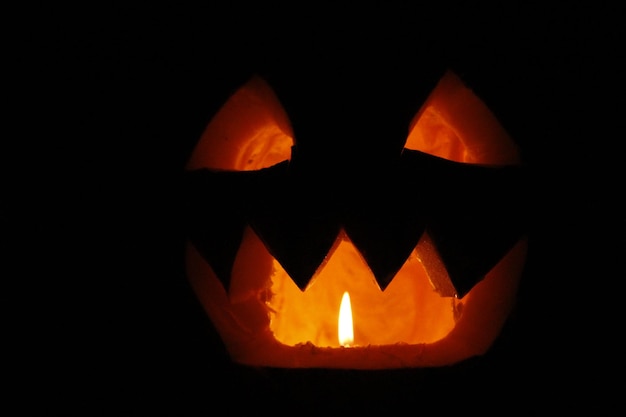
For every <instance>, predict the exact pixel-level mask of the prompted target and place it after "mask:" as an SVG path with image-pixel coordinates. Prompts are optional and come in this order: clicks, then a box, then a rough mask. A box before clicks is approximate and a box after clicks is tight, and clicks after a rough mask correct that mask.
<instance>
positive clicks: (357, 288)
mask: <svg viewBox="0 0 626 417" xmlns="http://www.w3.org/2000/svg"><path fill="white" fill-rule="evenodd" d="M273 269H274V273H273V276H272V286H271V293H272V294H271V298H270V299H269V300H268V302H267V304H268V306H269V307H270V310H271V313H270V317H271V319H270V329H271V330H272V332H273V333H274V336H275V337H276V339H277V340H278V341H280V342H282V343H284V344H286V345H289V346H295V345H298V344H303V343H307V342H311V343H313V344H314V345H315V346H332V347H339V346H340V345H341V343H339V342H338V340H337V333H336V323H337V311H339V300H341V297H342V295H343V293H344V291H348V292H349V293H350V297H351V304H352V314H353V320H354V323H355V324H356V326H355V328H354V338H355V340H358V341H359V345H362V346H363V345H365V346H367V345H370V344H371V345H384V344H393V343H399V342H403V343H411V344H414V343H430V342H434V341H436V340H438V339H440V338H442V337H444V336H445V335H446V334H447V333H448V332H449V331H450V330H451V329H452V328H453V327H454V322H455V314H457V313H456V312H457V311H458V310H459V309H460V308H461V304H462V303H461V301H460V300H457V299H455V298H452V297H441V296H440V295H439V294H438V293H437V292H435V290H434V288H433V286H432V285H431V284H430V281H429V279H428V274H427V273H426V271H425V270H424V267H423V265H422V264H421V262H420V261H419V259H418V258H417V254H416V253H415V252H414V253H413V255H411V256H410V257H409V259H407V261H406V263H405V265H404V266H403V267H402V269H401V270H400V271H399V272H398V274H397V275H396V276H395V278H394V279H393V281H391V283H390V284H389V286H388V287H387V288H386V289H385V291H381V290H380V288H379V287H378V284H377V283H376V281H375V280H374V275H373V274H372V272H371V271H370V269H369V267H368V266H367V264H366V263H365V261H364V260H363V258H362V256H361V254H360V253H359V252H358V250H357V249H356V248H355V246H354V245H353V244H352V242H351V241H350V239H349V238H348V237H347V236H346V235H345V233H341V234H340V236H339V238H338V239H337V242H336V243H335V247H334V249H333V251H332V254H330V255H329V256H328V261H327V262H326V264H325V265H323V266H322V268H321V269H320V270H319V271H318V273H317V275H316V276H315V277H314V279H313V281H312V282H311V283H310V284H309V286H308V287H307V288H306V290H305V291H304V292H303V291H300V289H299V288H298V287H297V286H296V284H295V283H294V282H293V281H292V280H291V278H290V277H289V275H287V273H286V272H285V271H284V270H283V268H282V267H281V266H280V264H279V263H278V262H276V261H274V262H273ZM398 317H401V318H402V319H401V320H398V319H397V318H398Z"/></svg>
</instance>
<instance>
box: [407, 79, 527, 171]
mask: <svg viewBox="0 0 626 417" xmlns="http://www.w3.org/2000/svg"><path fill="white" fill-rule="evenodd" d="M404 147H405V148H406V149H411V150H415V151H421V152H425V153H428V154H431V155H434V156H438V157H440V158H445V159H449V160H451V161H456V162H466V163H477V164H482V165H517V164H519V163H520V158H519V149H518V148H517V145H516V143H515V142H514V141H513V139H511V137H510V136H509V135H508V133H507V132H506V131H505V129H504V128H503V127H502V125H500V123H499V122H498V120H497V119H496V117H495V115H494V114H493V113H492V112H491V110H489V108H488V107H487V106H486V105H485V103H484V102H483V101H482V100H481V99H480V98H479V97H478V96H476V95H475V94H474V92H473V91H472V90H471V89H470V88H468V87H467V86H466V85H465V84H464V83H463V81H462V80H461V79H460V78H459V77H458V76H457V75H456V74H454V73H453V72H452V71H447V72H446V73H445V74H444V76H443V77H442V78H441V79H440V80H439V82H438V83H437V85H436V87H435V88H434V89H433V91H432V92H431V94H430V95H429V96H428V99H427V100H426V101H425V102H424V104H423V105H422V107H421V108H420V110H419V111H418V112H417V114H416V115H415V116H414V118H413V120H412V121H411V124H410V128H409V135H408V137H407V140H406V143H405V145H404Z"/></svg>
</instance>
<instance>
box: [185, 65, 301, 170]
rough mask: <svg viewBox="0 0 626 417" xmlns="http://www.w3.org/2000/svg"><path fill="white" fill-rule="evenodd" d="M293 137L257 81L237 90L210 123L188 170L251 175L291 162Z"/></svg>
mask: <svg viewBox="0 0 626 417" xmlns="http://www.w3.org/2000/svg"><path fill="white" fill-rule="evenodd" d="M293 144H294V141H293V134H292V130H291V125H290V123H289V119H288V117H287V114H286V113H285V111H284V109H283V107H282V105H281V103H280V101H279V100H278V98H277V97H276V95H275V94H274V92H273V90H272V89H271V88H270V86H269V85H268V84H267V83H266V82H265V81H264V80H263V79H262V78H259V77H256V76H255V77H253V78H251V79H250V80H249V81H248V82H247V83H246V84H244V85H243V86H242V87H240V88H239V89H238V90H237V91H236V92H235V93H234V94H233V95H232V96H231V97H230V98H229V99H228V101H227V102H226V103H225V104H224V105H223V106H222V107H221V108H220V110H219V111H218V112H217V114H216V115H215V116H214V117H213V118H212V119H211V121H210V123H209V124H208V125H207V127H206V129H205V131H204V133H203V134H202V136H201V138H200V140H199V142H198V144H197V145H196V147H195V149H194V150H193V153H192V154H191V158H190V159H189V162H188V164H187V166H186V169H187V170H194V169H201V168H209V169H213V170H233V171H252V170H257V169H261V168H268V167H270V166H272V165H275V164H277V163H279V162H282V161H285V160H288V159H290V158H291V147H292V146H293Z"/></svg>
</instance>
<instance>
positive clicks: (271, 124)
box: [186, 71, 527, 369]
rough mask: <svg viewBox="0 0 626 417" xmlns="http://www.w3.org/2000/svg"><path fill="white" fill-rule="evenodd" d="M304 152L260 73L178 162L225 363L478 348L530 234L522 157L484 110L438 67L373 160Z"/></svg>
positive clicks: (438, 354) (327, 361) (316, 362)
mask: <svg viewBox="0 0 626 417" xmlns="http://www.w3.org/2000/svg"><path fill="white" fill-rule="evenodd" d="M364 140H367V139H364ZM305 151H306V149H304V150H303V149H301V147H299V143H298V138H297V137H295V136H294V132H293V131H292V127H291V124H290V120H289V115H288V114H287V112H286V111H285V109H283V107H282V105H281V100H280V98H279V97H278V96H277V94H276V93H275V92H274V91H273V90H272V87H271V86H270V85H269V84H268V83H267V82H265V81H264V80H263V79H261V78H259V77H254V78H252V79H251V80H249V82H247V83H246V84H245V85H243V86H242V87H241V88H239V90H237V91H236V92H235V93H234V94H233V95H232V96H231V97H230V98H229V99H228V101H227V102H226V103H225V104H224V106H223V107H222V108H221V109H220V110H219V112H218V113H217V114H216V115H215V116H214V117H213V118H212V120H211V121H210V123H209V125H208V126H207V127H206V130H205V131H204V133H203V134H202V136H201V138H200V140H199V142H198V144H197V146H196V147H195V149H194V150H193V153H192V155H191V157H190V159H189V161H188V164H187V166H186V185H187V188H186V196H187V202H188V206H187V208H188V212H187V214H188V216H187V219H186V221H187V222H186V224H187V230H188V232H189V244H188V249H187V255H186V256H187V260H186V264H187V273H188V277H189V280H190V282H191V284H192V287H193V289H194V291H195V293H196V294H197V297H198V299H199V300H200V302H201V303H202V305H203V307H204V309H205V310H206V312H207V314H208V316H209V317H210V319H211V320H212V323H213V324H214V325H215V328H216V330H217V331H218V333H219V335H220V336H221V338H222V340H223V342H224V344H225V346H226V348H227V350H228V352H229V354H230V355H231V357H232V359H233V360H234V361H235V362H237V363H240V364H246V365H252V366H268V367H296V368H300V367H325V368H351V369H383V368H385V369H391V368H400V367H429V366H442V365H448V364H453V363H457V362H460V361H463V360H465V359H468V358H470V357H473V356H477V355H482V354H484V353H485V352H487V351H488V350H489V348H490V347H491V345H492V344H493V342H494V340H495V339H496V338H497V337H498V335H499V333H500V332H501V329H502V327H503V325H504V323H505V322H506V320H507V317H508V315H509V314H510V312H511V310H512V308H513V307H514V304H515V300H516V293H517V288H518V283H519V280H520V277H521V274H522V270H523V266H524V262H525V257H526V249H527V239H526V236H525V222H524V201H525V200H524V178H523V170H522V167H521V162H520V156H519V153H518V150H517V147H516V145H515V143H514V141H513V140H512V139H511V138H510V137H509V135H508V134H507V133H506V131H505V130H504V129H503V128H502V127H501V126H500V124H499V123H498V121H497V120H496V118H495V117H494V115H493V114H492V113H491V112H490V110H489V109H488V108H487V107H486V106H485V104H484V103H483V102H482V101H481V100H480V99H479V98H478V97H477V96H476V95H475V94H474V93H473V92H472V91H471V90H470V89H469V88H467V87H466V86H465V85H464V84H463V82H462V81H461V80H460V79H459V78H458V77H457V76H456V75H455V74H454V73H452V72H450V71H448V72H446V73H445V74H444V76H443V77H442V78H441V79H440V80H439V82H438V84H437V85H436V86H435V88H434V89H433V90H432V92H431V94H430V95H429V97H428V98H427V100H426V101H425V102H424V103H423V105H422V106H421V108H420V110H419V111H418V112H417V114H415V116H414V118H413V120H407V135H406V142H405V144H404V147H403V149H402V150H401V152H398V154H397V155H392V156H391V157H388V155H387V154H382V155H381V161H380V165H379V166H373V167H365V169H364V170H356V172H352V171H350V170H347V171H343V172H342V174H343V177H342V178H336V179H335V178H334V177H333V176H332V175H333V172H334V171H333V167H323V166H322V167H313V166H312V165H313V164H314V162H313V163H312V162H311V161H312V159H307V158H306V155H303V153H304V152H305ZM328 152H329V153H332V152H333V150H332V149H328ZM355 155H359V154H358V152H356V153H355ZM342 157H345V155H343V156H342ZM383 159H384V160H383ZM313 160H314V159H313ZM331 165H332V164H331ZM339 165H341V161H339V164H337V166H339ZM351 166H353V165H351ZM325 168H328V169H325ZM311 172H314V174H312V173H311ZM355 184H360V185H355ZM342 300H344V301H343V302H342ZM340 310H341V311H342V313H341V314H340ZM340 316H341V320H342V321H340ZM350 319H351V321H350Z"/></svg>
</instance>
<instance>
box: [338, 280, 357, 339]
mask: <svg viewBox="0 0 626 417" xmlns="http://www.w3.org/2000/svg"><path fill="white" fill-rule="evenodd" d="M338 329H339V330H338V333H339V344H340V345H341V346H346V347H347V346H351V345H352V344H353V343H354V328H353V325H352V306H351V305H350V294H348V291H346V292H344V293H343V297H342V298H341V307H339V326H338Z"/></svg>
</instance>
